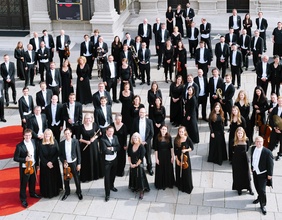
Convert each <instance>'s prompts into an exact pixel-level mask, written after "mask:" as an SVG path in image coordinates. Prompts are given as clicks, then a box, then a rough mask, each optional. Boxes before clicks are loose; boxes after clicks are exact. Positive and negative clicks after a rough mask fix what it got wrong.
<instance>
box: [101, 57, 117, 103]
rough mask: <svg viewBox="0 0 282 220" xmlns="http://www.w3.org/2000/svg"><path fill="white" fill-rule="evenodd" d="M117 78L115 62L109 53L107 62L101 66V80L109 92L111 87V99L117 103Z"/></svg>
mask: <svg viewBox="0 0 282 220" xmlns="http://www.w3.org/2000/svg"><path fill="white" fill-rule="evenodd" d="M117 79H118V69H117V63H116V62H114V57H113V56H112V55H109V56H108V62H106V63H105V64H104V67H103V82H104V84H105V86H106V90H107V91H108V92H110V91H111V89H112V94H113V101H114V102H115V103H119V101H118V100H117Z"/></svg>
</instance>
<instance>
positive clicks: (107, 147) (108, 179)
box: [100, 126, 120, 202]
mask: <svg viewBox="0 0 282 220" xmlns="http://www.w3.org/2000/svg"><path fill="white" fill-rule="evenodd" d="M100 148H101V151H102V154H103V159H104V164H105V177H104V187H105V201H106V202H108V201H109V199H110V191H111V190H112V191H113V192H117V191H118V190H117V188H115V186H114V182H115V178H116V172H117V162H118V161H117V151H119V150H120V144H119V142H118V138H117V136H116V135H114V127H113V126H108V127H107V128H106V134H105V135H104V136H103V137H102V138H101V139H100Z"/></svg>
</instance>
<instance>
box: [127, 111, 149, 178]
mask: <svg viewBox="0 0 282 220" xmlns="http://www.w3.org/2000/svg"><path fill="white" fill-rule="evenodd" d="M145 116H146V109H145V108H140V110H139V117H138V118H136V119H135V120H134V121H133V124H132V129H131V136H132V135H133V134H134V133H135V132H138V133H139V134H140V136H141V139H142V145H143V146H144V147H145V149H146V153H145V158H146V161H147V170H148V172H149V174H150V175H151V176H152V175H153V174H154V172H153V169H152V159H151V142H152V138H153V137H154V127H153V122H152V120H151V119H148V118H146V117H145Z"/></svg>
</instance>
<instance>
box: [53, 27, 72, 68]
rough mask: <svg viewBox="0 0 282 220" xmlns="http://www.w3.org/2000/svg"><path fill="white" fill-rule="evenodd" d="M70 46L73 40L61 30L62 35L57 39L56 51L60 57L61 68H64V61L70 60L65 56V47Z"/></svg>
mask: <svg viewBox="0 0 282 220" xmlns="http://www.w3.org/2000/svg"><path fill="white" fill-rule="evenodd" d="M70 44H71V40H70V37H69V35H66V34H65V31H64V30H61V31H60V35H59V36H57V37H56V51H57V52H58V54H59V57H60V68H62V66H63V61H64V59H65V60H66V59H67V58H68V57H67V56H65V47H69V45H70Z"/></svg>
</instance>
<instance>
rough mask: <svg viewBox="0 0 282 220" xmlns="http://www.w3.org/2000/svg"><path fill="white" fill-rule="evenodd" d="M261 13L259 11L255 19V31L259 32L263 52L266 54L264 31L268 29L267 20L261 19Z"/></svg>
mask: <svg viewBox="0 0 282 220" xmlns="http://www.w3.org/2000/svg"><path fill="white" fill-rule="evenodd" d="M262 16H263V13H262V12H261V11H260V12H259V13H258V18H256V25H257V30H258V31H259V36H260V37H261V38H262V39H263V48H264V49H263V52H266V50H267V49H266V29H267V27H268V23H267V20H266V19H265V18H263V17H262Z"/></svg>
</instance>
